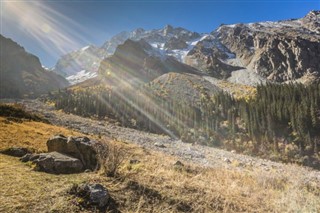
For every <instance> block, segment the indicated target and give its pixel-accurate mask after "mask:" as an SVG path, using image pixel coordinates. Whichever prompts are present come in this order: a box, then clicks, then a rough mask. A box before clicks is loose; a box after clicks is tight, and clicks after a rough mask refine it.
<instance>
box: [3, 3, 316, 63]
mask: <svg viewBox="0 0 320 213" xmlns="http://www.w3.org/2000/svg"><path fill="white" fill-rule="evenodd" d="M310 10H320V0H317V1H314V0H310V1H308V0H304V1H288V0H278V1H277V0H271V1H262V0H256V1H253V0H247V1H240V0H239V1H236V0H233V1H228V0H227V1H222V0H220V1H212V0H211V1H210V0H207V1H161V0H158V1H106V0H105V1H104V0H100V1H82V0H80V1H79V0H73V1H71V0H70V1H59V0H58V1H26V0H25V1H6V0H1V34H2V35H4V36H6V37H9V38H12V39H13V40H14V41H16V42H18V43H19V44H20V45H22V46H24V47H25V49H26V50H27V51H29V52H31V53H32V54H35V55H37V56H38V57H39V58H40V60H41V62H42V64H43V65H45V66H47V67H52V66H54V64H55V63H56V61H57V59H58V58H59V56H60V55H62V54H65V53H67V52H69V51H72V50H76V49H78V48H81V47H83V46H86V45H87V44H95V45H98V46H100V45H102V44H103V43H104V42H105V41H106V40H107V39H109V38H110V37H111V36H113V35H115V34H117V33H119V32H121V31H125V30H133V29H135V28H138V27H142V28H144V29H157V28H162V27H163V26H164V25H166V24H171V25H173V26H175V27H177V26H179V27H184V28H186V29H189V30H192V31H197V32H211V31H213V30H214V29H215V28H217V27H218V26H219V25H220V24H222V23H224V24H233V23H248V22H257V21H275V20H282V19H289V18H300V17H303V16H304V15H306V14H307V13H308V12H309V11H310ZM21 14H23V15H21Z"/></svg>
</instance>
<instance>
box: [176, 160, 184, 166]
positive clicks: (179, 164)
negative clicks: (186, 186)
mask: <svg viewBox="0 0 320 213" xmlns="http://www.w3.org/2000/svg"><path fill="white" fill-rule="evenodd" d="M173 165H174V166H179V167H183V166H184V164H183V163H182V162H181V161H179V160H178V161H177V162H175V163H174V164H173Z"/></svg>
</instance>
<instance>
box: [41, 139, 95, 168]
mask: <svg viewBox="0 0 320 213" xmlns="http://www.w3.org/2000/svg"><path fill="white" fill-rule="evenodd" d="M99 145H101V144H99V143H98V142H96V141H91V140H90V139H89V138H87V137H68V138H67V137H64V136H63V135H57V136H54V137H52V138H50V139H49V140H48V141H47V147H48V152H59V153H62V154H66V155H69V156H71V157H73V158H77V159H79V160H80V162H81V163H82V165H83V168H84V169H90V170H92V171H94V170H96V169H98V168H99V161H98V156H97V147H98V146H99Z"/></svg>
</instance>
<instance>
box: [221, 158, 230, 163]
mask: <svg viewBox="0 0 320 213" xmlns="http://www.w3.org/2000/svg"><path fill="white" fill-rule="evenodd" d="M223 161H224V162H226V163H231V160H230V159H229V158H224V159H223Z"/></svg>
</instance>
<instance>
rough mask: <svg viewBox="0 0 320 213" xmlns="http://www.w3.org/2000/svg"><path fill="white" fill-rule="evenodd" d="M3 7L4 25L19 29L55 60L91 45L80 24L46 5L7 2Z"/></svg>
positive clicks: (27, 2) (42, 2) (28, 2)
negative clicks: (59, 56) (85, 45)
mask: <svg viewBox="0 0 320 213" xmlns="http://www.w3.org/2000/svg"><path fill="white" fill-rule="evenodd" d="M2 7H3V9H2V10H3V13H2V14H1V19H2V20H3V22H5V23H7V24H8V26H10V25H11V26H13V25H16V26H18V27H19V29H20V30H21V31H24V32H25V33H26V35H27V36H29V37H30V38H32V39H33V40H35V41H36V42H38V43H39V44H40V45H41V47H42V48H43V49H44V50H45V51H46V52H47V53H49V54H50V55H52V56H54V55H62V54H66V53H68V52H70V51H73V50H76V49H78V48H80V47H81V46H82V44H84V43H90V42H89V41H88V40H87V39H86V38H88V35H87V33H86V31H85V29H84V28H83V27H82V26H81V25H80V24H79V23H77V22H76V21H74V20H72V19H70V18H68V17H67V16H66V15H64V14H62V13H60V12H58V11H56V10H54V9H52V8H50V7H49V6H48V5H47V4H46V2H44V1H3V2H2Z"/></svg>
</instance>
